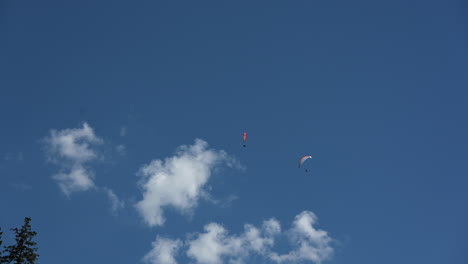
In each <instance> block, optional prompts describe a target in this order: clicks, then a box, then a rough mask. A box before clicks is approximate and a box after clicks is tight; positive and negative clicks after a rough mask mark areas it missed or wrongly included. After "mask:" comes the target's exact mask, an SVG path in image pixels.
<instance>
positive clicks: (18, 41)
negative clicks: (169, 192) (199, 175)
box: [0, 0, 468, 264]
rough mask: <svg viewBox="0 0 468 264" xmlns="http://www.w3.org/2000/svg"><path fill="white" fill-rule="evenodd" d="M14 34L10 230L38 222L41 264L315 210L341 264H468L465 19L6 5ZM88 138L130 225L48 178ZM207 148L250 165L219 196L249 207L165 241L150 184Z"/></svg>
mask: <svg viewBox="0 0 468 264" xmlns="http://www.w3.org/2000/svg"><path fill="white" fill-rule="evenodd" d="M0 35H1V37H0V40H1V41H0V120H1V124H2V125H1V130H0V131H1V132H0V208H1V213H0V226H1V227H2V228H3V229H4V230H5V229H7V228H9V227H14V226H18V225H20V224H21V223H22V219H23V217H25V216H30V217H32V219H33V221H32V224H33V228H34V229H35V230H36V231H38V237H37V241H38V242H39V249H40V251H39V253H40V254H41V257H40V262H41V263H48V264H59V263H68V264H75V263H77V264H78V263H115V264H120V263H122V264H129V263H140V261H141V259H142V258H143V256H144V255H145V254H146V253H147V252H148V251H150V249H151V242H152V241H154V240H155V238H156V237H157V236H164V237H168V238H173V239H175V238H180V239H184V237H185V235H186V234H188V233H193V232H202V231H203V226H204V225H206V224H208V223H210V222H216V223H220V224H222V225H223V226H224V227H225V228H226V229H227V230H229V232H230V234H240V233H241V232H242V230H243V225H244V223H251V224H254V225H255V226H259V225H260V224H261V222H262V221H263V220H266V219H269V218H271V217H275V218H276V219H277V220H278V221H279V222H281V225H282V227H284V229H286V228H287V227H288V226H289V225H290V224H291V222H292V221H293V219H294V217H295V216H296V215H297V214H299V213H300V212H302V211H312V212H314V213H315V214H316V215H317V217H318V219H319V223H318V225H316V227H317V228H320V229H323V230H326V231H327V232H328V234H329V235H330V237H332V238H333V239H334V242H333V248H334V255H333V257H331V258H330V259H328V260H326V263H337V264H338V263H346V264H362V263H369V264H371V263H372V264H374V263H380V264H387V263H388V264H390V263H392V264H393V263H425V264H440V263H447V264H449V263H450V264H451V263H454V264H455V263H466V262H467V261H468V253H467V252H468V243H467V236H468V229H467V225H466V223H468V207H467V201H468V192H467V190H466V188H467V186H468V179H467V178H466V177H467V175H468V173H467V172H468V171H467V164H468V163H467V159H468V152H467V147H468V144H467V143H468V123H467V118H466V113H468V105H467V103H468V91H467V87H468V74H467V72H468V48H467V47H468V5H467V4H466V2H464V1H461V0H460V1H452V0H448V1H442V0H438V1H431V0H426V1H422V0H415V1H406V0H395V1H385V2H382V1H370V0H368V1H364V0H358V1H344V0H343V1H339V0H336V1H311V0H307V1H139V2H130V1H65V2H64V1H58V0H57V1H50V0H47V1H8V0H7V1H1V3H0ZM83 122H87V124H89V126H90V127H92V128H93V131H94V133H95V135H96V136H97V137H99V138H100V139H102V141H103V143H102V144H100V145H99V146H96V151H97V152H98V153H100V154H99V155H100V158H99V159H98V160H93V161H91V162H89V163H86V166H87V168H88V169H89V170H92V171H93V172H94V174H95V178H94V183H95V185H96V186H106V187H107V188H110V189H112V190H113V191H114V193H115V194H116V195H117V196H118V197H119V199H121V200H122V201H125V204H126V206H125V207H124V208H121V209H120V210H119V211H118V212H117V213H111V212H110V210H109V208H110V203H109V200H108V199H107V197H106V195H105V194H104V193H103V192H100V191H96V190H87V191H78V192H74V193H73V194H71V195H70V196H69V197H67V196H66V195H65V194H64V193H63V192H62V191H61V190H60V188H59V187H58V184H57V181H56V180H54V179H52V178H51V177H52V176H53V175H54V174H56V173H58V172H59V171H60V170H61V168H62V167H61V166H63V165H61V164H59V163H60V162H56V163H51V162H47V159H48V151H47V146H45V145H47V143H46V142H45V141H46V140H45V139H46V138H47V137H49V136H50V135H51V130H52V129H55V130H57V131H62V130H64V129H79V128H81V127H82V124H83ZM123 128H124V130H125V133H121V132H122V129H123ZM243 132H248V133H249V145H248V147H247V148H243V147H242V133H243ZM196 138H200V139H203V140H204V141H206V142H207V143H208V144H209V146H210V149H215V150H224V151H226V153H228V154H229V155H230V156H231V157H233V158H235V159H237V160H238V162H239V163H241V164H242V166H243V167H244V169H238V168H228V167H226V166H221V168H220V169H219V170H215V171H213V174H212V175H211V177H210V179H209V181H208V183H207V185H206V186H205V190H209V193H210V195H211V196H212V198H213V199H217V200H222V201H228V200H229V197H234V196H235V197H237V199H234V200H232V201H230V202H229V203H228V204H227V205H223V206H222V205H220V204H215V203H213V202H210V201H207V199H200V200H199V201H198V206H196V207H195V208H194V209H193V211H192V212H191V213H189V214H188V215H187V214H180V213H179V212H177V210H173V209H171V208H169V209H168V210H165V212H164V214H165V218H166V222H165V224H164V225H163V226H159V227H149V226H148V225H146V224H145V222H144V221H143V219H142V217H141V216H140V214H139V213H138V211H137V210H136V208H135V203H137V202H138V201H139V200H141V199H142V193H141V190H140V188H139V187H138V183H137V182H138V179H139V178H140V177H141V175H138V173H137V172H138V170H139V169H140V168H141V167H142V166H145V165H147V164H149V162H150V161H151V160H155V159H165V158H166V157H171V156H173V155H174V151H175V149H177V147H179V146H180V145H191V144H194V140H195V139H196ZM118 145H122V146H124V148H125V153H124V154H123V155H121V154H119V153H118V152H117V151H115V148H116V146H118ZM303 155H312V156H313V157H314V158H313V159H312V160H309V161H307V165H308V166H309V168H310V170H311V173H310V174H309V175H306V174H305V173H304V171H303V170H299V169H298V168H297V162H298V160H299V158H300V157H301V156H303ZM7 233H8V232H7ZM5 239H6V240H7V242H8V241H9V240H10V239H11V237H9V236H8V235H7V236H6V237H5ZM285 244H287V243H285ZM283 246H284V248H282V247H283ZM277 247H278V250H279V251H280V252H285V251H287V245H283V244H278V245H277ZM184 254H185V253H181V255H180V256H178V258H177V259H178V261H179V263H188V261H189V258H188V257H187V255H184ZM257 263H259V262H257Z"/></svg>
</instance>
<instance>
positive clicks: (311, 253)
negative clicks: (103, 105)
mask: <svg viewBox="0 0 468 264" xmlns="http://www.w3.org/2000/svg"><path fill="white" fill-rule="evenodd" d="M316 223H317V217H316V216H315V215H314V213H312V212H309V211H304V212H302V213H300V214H299V215H297V216H296V218H295V220H294V222H293V224H292V227H291V228H290V229H287V230H285V231H282V229H281V225H280V223H279V222H278V220H276V219H274V218H271V219H269V220H266V221H264V222H263V224H262V226H261V228H257V227H255V226H253V225H251V224H245V225H244V231H243V232H242V233H241V234H239V235H230V234H229V232H228V231H227V230H226V229H225V228H224V227H223V226H221V225H220V224H217V223H209V224H207V225H206V226H205V227H204V232H202V233H196V234H191V235H189V236H188V238H187V239H186V241H185V243H184V246H183V249H184V251H185V254H186V255H187V256H188V257H189V258H190V259H192V260H193V261H194V263H197V264H223V263H230V264H233V263H237V264H240V263H251V262H252V257H256V259H259V258H260V259H263V260H264V261H268V262H270V261H272V262H274V263H321V262H322V261H324V260H326V259H329V258H330V257H331V255H332V254H333V248H332V247H331V245H330V244H331V242H332V239H331V238H330V237H329V236H328V234H327V232H325V231H323V230H320V229H316V228H315V227H314V225H315V224H316ZM284 238H288V239H287V240H286V241H289V242H290V243H289V246H290V248H291V250H290V251H289V252H288V253H286V254H278V253H277V252H275V241H278V240H280V239H284ZM157 241H158V240H157ZM169 241H173V240H169ZM177 241H178V242H177V250H171V251H170V253H171V254H170V259H171V261H172V262H153V263H176V262H175V257H176V256H177V255H178V251H180V250H181V249H182V246H181V242H180V240H177ZM160 248H162V246H161V244H158V243H156V242H155V243H153V250H152V251H151V252H150V253H148V255H149V254H154V252H161V250H160ZM165 252H167V251H165ZM148 255H147V256H148ZM161 255H164V254H161ZM152 259H154V258H152ZM255 262H258V261H255Z"/></svg>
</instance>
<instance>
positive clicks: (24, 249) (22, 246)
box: [3, 217, 39, 264]
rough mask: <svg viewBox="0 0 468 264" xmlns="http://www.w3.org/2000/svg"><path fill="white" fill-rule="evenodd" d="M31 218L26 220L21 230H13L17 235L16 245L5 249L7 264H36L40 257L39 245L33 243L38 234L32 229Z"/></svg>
mask: <svg viewBox="0 0 468 264" xmlns="http://www.w3.org/2000/svg"><path fill="white" fill-rule="evenodd" d="M30 222H31V218H29V217H26V218H24V224H23V226H22V227H21V229H18V228H12V229H11V230H12V231H14V232H15V235H16V238H15V240H16V244H15V245H12V246H7V247H5V248H6V250H5V253H6V255H5V256H4V257H3V259H4V262H5V263H8V264H10V263H13V264H35V263H36V261H37V258H38V257H39V255H38V254H36V251H37V248H36V247H35V246H36V245H37V243H36V242H34V241H33V238H34V236H36V234H37V232H35V231H32V229H31V224H30Z"/></svg>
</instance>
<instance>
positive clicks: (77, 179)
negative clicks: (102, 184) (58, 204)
mask: <svg viewBox="0 0 468 264" xmlns="http://www.w3.org/2000/svg"><path fill="white" fill-rule="evenodd" d="M45 142H46V146H47V158H48V161H49V162H52V163H55V164H58V165H60V167H61V171H60V172H59V173H57V174H55V175H54V176H52V178H53V179H54V180H56V181H57V183H58V185H59V186H60V189H61V190H62V192H63V193H64V194H65V195H67V196H69V195H70V194H71V193H73V192H77V191H86V190H89V189H91V188H93V187H95V184H94V181H93V179H94V172H93V171H92V170H90V169H89V168H87V167H86V163H88V162H90V161H93V160H96V159H98V158H99V155H98V153H97V151H96V150H95V146H96V145H99V144H101V143H102V142H103V140H102V139H101V138H99V137H97V136H96V135H95V133H94V130H93V128H91V127H90V126H89V125H88V124H87V123H83V126H82V127H81V128H76V129H64V130H51V131H50V135H49V136H48V137H47V138H46V139H45Z"/></svg>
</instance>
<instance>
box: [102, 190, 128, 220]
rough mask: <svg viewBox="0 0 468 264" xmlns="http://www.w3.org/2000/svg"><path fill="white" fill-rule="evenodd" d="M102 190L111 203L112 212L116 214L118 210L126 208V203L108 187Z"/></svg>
mask: <svg viewBox="0 0 468 264" xmlns="http://www.w3.org/2000/svg"><path fill="white" fill-rule="evenodd" d="M102 190H103V191H104V193H105V194H106V195H107V198H108V199H109V201H110V202H111V212H112V213H113V214H116V213H117V211H118V210H120V209H122V208H124V207H125V202H124V201H122V200H120V199H119V197H117V195H116V194H115V192H114V191H113V190H111V189H109V188H107V187H103V188H102Z"/></svg>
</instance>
